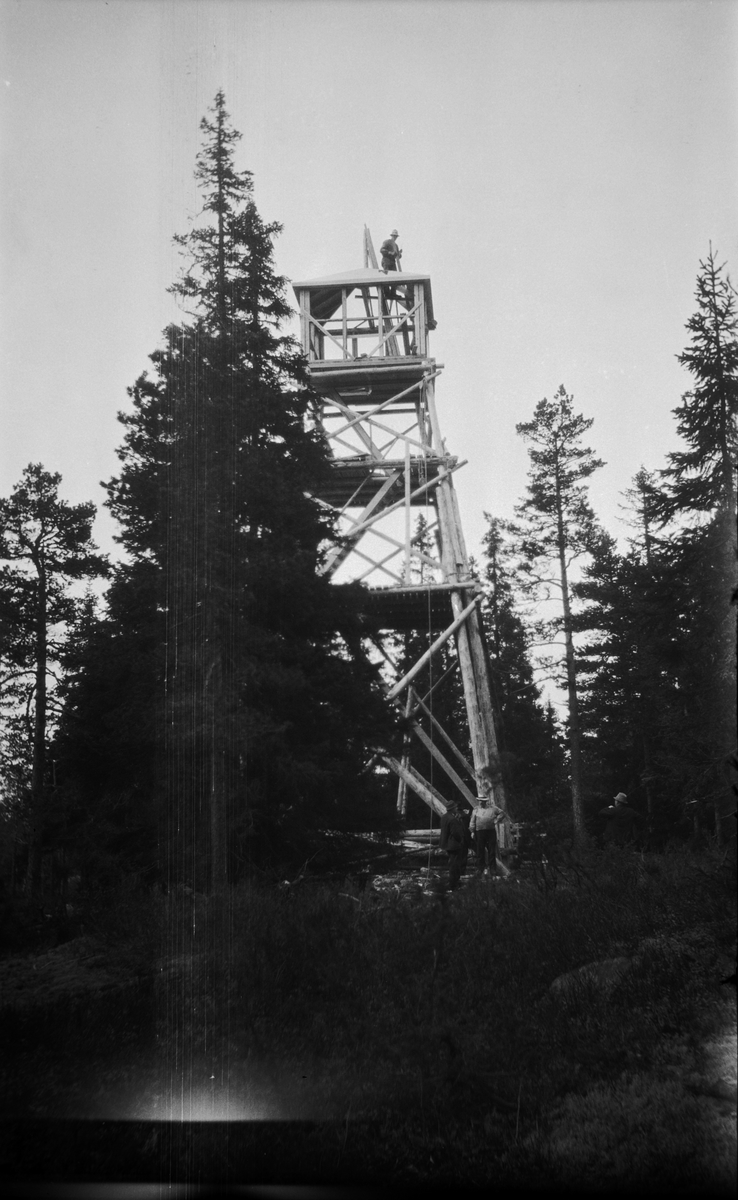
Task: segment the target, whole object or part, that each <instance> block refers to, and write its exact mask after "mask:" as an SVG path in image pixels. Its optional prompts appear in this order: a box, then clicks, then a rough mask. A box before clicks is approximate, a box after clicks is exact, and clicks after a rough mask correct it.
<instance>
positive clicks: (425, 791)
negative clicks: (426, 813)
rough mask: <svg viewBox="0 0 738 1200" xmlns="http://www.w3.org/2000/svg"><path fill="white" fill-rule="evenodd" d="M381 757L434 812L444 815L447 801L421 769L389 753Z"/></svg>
mask: <svg viewBox="0 0 738 1200" xmlns="http://www.w3.org/2000/svg"><path fill="white" fill-rule="evenodd" d="M381 757H382V759H383V761H384V762H385V763H386V764H387V766H388V767H389V768H390V770H392V771H394V773H395V775H397V776H399V778H400V779H404V780H405V783H406V784H407V786H408V787H409V788H412V790H413V791H414V792H415V794H416V796H420V799H421V800H423V801H424V802H425V803H426V804H427V805H428V807H429V808H432V809H433V811H434V813H438V816H439V817H442V816H443V814H444V813H445V811H446V801H445V800H444V799H443V796H442V795H441V793H440V792H438V791H436V789H435V788H434V787H433V784H432V783H428V780H427V779H424V778H423V776H422V775H421V774H420V771H416V770H415V767H413V766H411V765H410V764H408V765H407V766H406V767H405V766H403V765H402V763H399V762H398V761H397V759H396V758H392V757H391V755H389V754H383V755H382V756H381Z"/></svg>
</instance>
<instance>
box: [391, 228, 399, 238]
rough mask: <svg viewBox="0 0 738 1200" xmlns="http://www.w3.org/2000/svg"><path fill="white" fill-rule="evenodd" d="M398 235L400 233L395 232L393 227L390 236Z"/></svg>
mask: <svg viewBox="0 0 738 1200" xmlns="http://www.w3.org/2000/svg"><path fill="white" fill-rule="evenodd" d="M399 236H400V235H399V233H398V232H397V230H396V229H393V230H392V233H391V234H390V237H399Z"/></svg>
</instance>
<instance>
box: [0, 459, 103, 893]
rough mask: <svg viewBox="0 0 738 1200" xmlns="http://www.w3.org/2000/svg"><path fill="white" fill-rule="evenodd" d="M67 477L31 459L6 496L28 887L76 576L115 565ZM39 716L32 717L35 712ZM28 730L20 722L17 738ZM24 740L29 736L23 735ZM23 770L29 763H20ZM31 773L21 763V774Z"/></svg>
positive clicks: (10, 656) (3, 644) (8, 607)
mask: <svg viewBox="0 0 738 1200" xmlns="http://www.w3.org/2000/svg"><path fill="white" fill-rule="evenodd" d="M60 483H61V475H57V474H55V475H52V474H50V473H49V472H48V471H45V470H44V469H43V467H42V466H41V464H40V463H31V464H30V465H29V466H28V467H26V469H25V471H24V472H23V477H22V479H21V481H20V483H18V484H17V485H16V487H15V488H14V489H13V491H12V493H11V495H10V497H9V498H8V499H1V500H0V560H5V565H4V566H3V567H2V568H1V569H0V613H1V615H2V625H1V626H0V627H1V628H2V634H0V657H1V658H2V660H3V662H4V663H5V664H6V671H7V676H8V680H7V682H9V683H11V684H12V689H13V692H14V696H15V699H16V700H22V701H23V704H24V708H25V712H26V714H27V716H26V719H25V721H23V722H22V724H23V725H25V726H26V728H27V732H28V758H29V759H30V779H29V780H28V789H27V800H28V803H27V805H26V813H25V816H26V821H27V826H28V868H27V875H26V887H27V889H28V890H29V891H34V890H36V889H37V887H38V885H39V881H40V870H41V852H42V841H43V835H44V817H45V799H46V791H47V738H48V723H49V704H50V699H51V696H50V690H49V683H50V679H51V680H52V692H53V675H52V666H53V664H55V663H56V664H58V662H59V660H60V658H61V657H62V654H63V648H64V641H65V634H66V631H67V628H68V626H69V624H70V623H71V622H72V621H73V620H74V618H75V614H76V608H77V605H76V602H75V598H74V596H73V594H72V593H71V592H70V584H71V583H72V581H74V580H80V579H92V578H95V577H97V576H100V575H104V574H105V573H106V571H107V563H106V560H105V559H104V558H103V557H101V556H100V555H99V554H98V553H97V548H96V546H95V545H94V543H93V541H92V521H93V518H94V515H95V506H94V504H91V503H90V504H76V505H70V504H67V503H66V501H64V500H61V499H60V498H59V484H60ZM28 714H32V716H28ZM19 734H20V730H19V728H18V725H17V723H16V729H15V741H16V742H18V740H19ZM20 741H21V742H22V734H21V735H20ZM16 768H21V763H19V762H16ZM23 774H24V772H23V771H22V769H20V778H22V777H23Z"/></svg>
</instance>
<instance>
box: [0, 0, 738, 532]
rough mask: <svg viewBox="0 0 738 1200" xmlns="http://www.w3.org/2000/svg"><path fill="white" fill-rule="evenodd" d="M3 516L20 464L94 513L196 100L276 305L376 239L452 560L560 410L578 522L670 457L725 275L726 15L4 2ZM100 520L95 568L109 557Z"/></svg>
mask: <svg viewBox="0 0 738 1200" xmlns="http://www.w3.org/2000/svg"><path fill="white" fill-rule="evenodd" d="M0 17H1V28H0V33H1V35H2V74H1V76H0V78H1V79H2V84H1V85H0V86H1V89H2V93H3V94H2V100H3V110H2V204H1V217H2V226H1V228H0V247H1V249H2V309H1V313H0V316H1V333H2V344H1V351H2V359H1V360H0V361H1V377H2V427H3V428H2V450H1V453H0V494H7V492H8V491H9V490H10V488H11V487H12V485H13V484H14V483H15V482H16V481H17V480H18V478H19V477H20V474H21V472H22V470H23V468H24V467H25V466H26V465H27V463H28V462H30V461H40V462H42V463H43V464H44V466H45V467H46V468H47V469H49V470H55V471H60V472H61V473H62V475H63V478H64V482H63V487H62V491H63V494H64V495H65V496H66V497H67V498H68V499H70V500H72V501H75V502H76V501H79V500H87V499H92V500H94V501H96V502H97V503H98V504H99V503H101V502H102V499H103V492H102V490H101V489H100V487H99V481H100V480H101V479H107V478H109V477H110V476H111V474H113V473H115V471H116V470H117V459H116V456H115V447H116V446H117V445H118V444H119V443H120V441H121V434H122V430H121V428H120V426H119V425H118V424H117V422H116V413H117V411H118V410H119V409H120V408H123V407H124V406H125V405H126V403H127V397H126V387H127V386H129V385H130V384H132V383H133V381H134V380H135V378H136V377H137V376H138V375H139V374H140V372H141V371H142V370H143V369H145V367H146V366H147V356H148V354H149V353H150V352H151V351H152V350H153V349H155V347H156V346H157V345H158V344H159V342H160V336H161V330H162V329H163V327H164V326H165V324H166V323H167V322H168V321H169V320H170V319H171V318H172V317H173V316H175V315H176V310H175V309H173V302H172V300H171V298H170V297H168V296H167V293H166V288H167V287H168V285H169V284H170V283H171V282H172V280H173V279H174V278H175V276H176V274H177V271H178V257H177V254H176V252H175V250H174V248H173V246H172V242H171V239H172V235H173V234H174V233H177V232H180V233H181V232H185V231H186V230H187V228H188V223H189V222H190V221H191V219H192V218H193V217H194V216H196V214H197V210H198V200H197V193H196V190H195V186H194V181H193V178H192V173H193V168H194V161H195V155H196V153H197V150H198V146H199V143H200V134H199V121H200V118H201V117H202V116H203V115H204V113H205V112H206V110H207V108H208V107H209V105H210V104H212V100H213V97H214V95H215V92H216V91H217V89H218V88H220V87H222V88H223V89H224V91H225V94H226V102H227V107H228V110H229V112H230V113H231V116H232V120H233V123H234V125H235V126H236V128H238V129H240V130H241V131H242V133H243V135H244V136H243V140H242V141H241V143H240V145H239V147H238V151H237V165H238V166H239V167H245V168H248V169H249V170H251V171H253V173H254V177H255V194H256V201H257V204H258V206H259V209H260V212H261V214H262V216H263V217H264V218H265V219H266V220H278V221H280V222H282V223H283V224H284V233H283V234H282V236H281V237H280V238H279V240H278V242H277V245H276V261H277V266H278V269H279V270H280V271H282V272H283V273H284V274H286V275H287V276H289V277H290V278H292V279H300V278H303V279H304V278H311V277H314V276H317V275H321V274H333V273H337V272H339V271H345V270H348V269H350V268H352V267H354V266H361V265H362V232H363V227H364V224H367V225H368V226H369V227H370V229H371V231H372V234H373V237H374V242H375V245H378V244H379V243H380V242H381V240H382V239H383V238H384V237H386V236H387V234H388V232H389V230H390V229H392V228H393V227H397V228H398V229H399V230H400V239H399V241H400V244H401V246H402V247H403V250H404V256H403V266H404V267H405V269H406V270H418V271H427V272H429V273H430V274H431V278H432V286H433V295H434V307H435V312H436V317H437V319H438V329H437V331H436V333H435V334H434V335H433V337H432V345H431V349H432V353H433V355H434V356H435V357H436V358H437V359H438V360H439V361H440V362H442V363H444V364H445V371H444V373H443V375H442V377H441V379H440V380H439V382H438V389H437V398H438V402H439V409H440V417H441V423H442V426H443V430H444V433H445V436H446V440H447V443H448V446H449V450H450V451H451V452H452V453H454V454H457V455H458V456H459V457H461V458H466V459H468V460H469V465H468V466H467V467H465V468H464V469H463V470H462V471H461V472H460V473H459V474H458V475H457V477H456V478H457V486H458V489H459V493H460V500H461V508H462V515H463V519H464V524H465V529H466V534H467V542H468V544H469V549H470V550H471V551H472V552H473V553H476V552H477V551H478V543H479V539H480V537H481V534H482V532H483V528H484V522H483V518H482V512H483V510H484V509H487V510H488V511H490V512H492V513H494V514H496V515H500V516H510V515H511V514H512V508H513V505H514V503H515V502H516V501H517V500H518V499H519V497H520V496H521V495H522V493H523V491H524V488H525V481H526V478H525V477H526V471H527V465H528V459H527V453H526V449H525V446H524V444H523V443H522V441H521V439H520V438H518V437H517V435H516V433H515V424H516V422H518V421H524V420H528V419H530V416H531V414H532V411H533V408H534V406H535V405H536V403H537V402H538V401H539V400H540V399H541V398H542V397H543V396H544V395H545V396H549V397H551V396H552V395H553V393H554V392H555V390H556V389H557V387H558V386H559V384H561V383H563V384H565V386H566V388H567V390H568V391H569V392H570V393H573V395H574V400H575V407H576V408H577V410H579V411H582V412H584V413H585V414H586V415H587V416H589V417H593V418H594V421H595V424H594V428H593V430H592V432H591V439H590V443H591V445H592V446H593V448H594V449H595V450H596V451H597V453H598V454H599V456H600V457H602V458H604V459H605V460H606V462H607V466H606V467H605V468H604V469H603V470H602V471H600V472H599V473H598V474H597V475H596V476H595V477H594V479H593V481H592V488H591V493H592V500H593V503H594V506H595V509H596V510H597V511H598V513H599V514H600V516H601V518H602V519H603V521H604V522H605V524H606V525H607V526H608V527H609V528H610V529H611V531H612V532H613V533H615V532H617V530H618V526H617V521H616V517H617V513H618V502H619V499H620V495H619V494H620V493H621V492H622V491H623V490H624V489H625V488H626V487H628V486H629V484H630V481H631V479H632V476H633V475H634V473H635V472H636V471H637V470H638V468H639V467H640V466H641V465H642V464H643V465H645V466H647V467H650V468H658V467H660V466H661V465H663V462H664V455H665V454H666V452H667V451H668V450H670V449H674V448H675V447H676V445H677V440H676V436H675V430H674V422H673V417H672V415H671V410H672V409H673V408H674V406H675V405H676V404H677V403H678V401H679V397H680V394H681V392H682V391H684V390H685V389H686V388H687V387H688V386H689V380H688V377H687V376H686V375H685V373H684V372H683V371H682V369H681V368H680V367H679V365H678V363H677V362H676V358H675V356H676V355H677V354H678V353H679V352H680V351H681V350H682V349H683V348H684V345H685V340H686V336H687V335H686V333H685V330H684V324H685V322H686V321H687V319H688V317H689V316H690V314H691V313H692V312H693V310H694V287H695V280H696V275H697V271H698V267H699V260H700V258H704V257H705V256H706V254H707V253H708V248H709V243H710V241H712V243H713V245H714V246H715V247H717V249H718V251H719V253H720V256H721V258H723V259H726V260H727V261H728V264H729V267H731V268H732V272H733V274H734V275H735V276H736V277H738V230H737V227H736V213H737V212H738V204H737V203H736V202H737V200H738V195H737V193H738V154H737V151H738V130H737V126H738V5H736V3H734V2H732V0H712V2H711V0H696V2H693V0H655V2H651V0H614V2H611V0H573V2H564V0H473V2H467V3H464V2H463V0H453V2H451V0H410V2H408V3H404V2H403V0H391V2H383V0H332V2H328V3H318V2H316V0H273V2H271V3H267V2H262V0H143V2H139V0H2V2H1V3H0ZM113 532H114V526H113V523H112V521H111V520H110V518H109V517H108V515H107V513H106V512H105V511H104V510H103V514H102V515H101V517H100V519H99V521H98V527H97V534H98V540H99V542H100V543H101V545H103V546H104V547H105V548H106V549H110V548H111V547H112V541H111V537H112V533H113Z"/></svg>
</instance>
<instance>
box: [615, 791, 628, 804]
mask: <svg viewBox="0 0 738 1200" xmlns="http://www.w3.org/2000/svg"><path fill="white" fill-rule="evenodd" d="M627 799H628V797H627V796H626V794H625V792H618V794H617V796H616V797H615V803H616V804H625V801H626V800H627Z"/></svg>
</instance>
